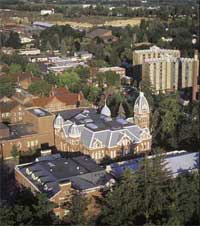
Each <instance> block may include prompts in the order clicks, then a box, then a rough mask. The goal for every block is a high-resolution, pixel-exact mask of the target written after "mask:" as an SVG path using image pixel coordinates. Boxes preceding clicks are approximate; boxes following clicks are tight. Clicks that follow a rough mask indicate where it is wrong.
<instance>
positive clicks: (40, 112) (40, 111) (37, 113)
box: [28, 108, 52, 117]
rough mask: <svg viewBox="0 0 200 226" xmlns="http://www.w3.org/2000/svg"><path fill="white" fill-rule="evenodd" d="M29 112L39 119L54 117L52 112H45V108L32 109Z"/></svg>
mask: <svg viewBox="0 0 200 226" xmlns="http://www.w3.org/2000/svg"><path fill="white" fill-rule="evenodd" d="M28 111H29V112H31V113H32V114H33V115H35V116H37V117H45V116H49V115H52V114H51V113H50V112H48V111H46V110H44V109H43V108H31V109H28Z"/></svg>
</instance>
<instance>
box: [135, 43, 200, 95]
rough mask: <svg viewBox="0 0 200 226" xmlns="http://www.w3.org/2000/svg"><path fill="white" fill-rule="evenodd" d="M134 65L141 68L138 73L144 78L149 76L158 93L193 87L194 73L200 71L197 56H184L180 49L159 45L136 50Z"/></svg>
mask: <svg viewBox="0 0 200 226" xmlns="http://www.w3.org/2000/svg"><path fill="white" fill-rule="evenodd" d="M197 58H198V56H197ZM133 65H134V67H139V68H140V70H139V71H138V73H140V74H141V77H142V79H145V78H147V77H149V79H150V81H151V84H152V86H153V87H154V89H155V92H156V93H158V92H169V91H174V90H177V89H181V88H187V87H193V85H194V82H193V80H194V78H195V76H194V74H198V71H199V65H197V67H195V65H196V64H195V58H182V57H180V51H179V50H171V49H161V48H159V47H157V46H153V47H151V48H150V49H145V50H135V51H134V52H133Z"/></svg>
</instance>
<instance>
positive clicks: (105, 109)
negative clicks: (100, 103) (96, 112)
mask: <svg viewBox="0 0 200 226" xmlns="http://www.w3.org/2000/svg"><path fill="white" fill-rule="evenodd" d="M101 115H104V116H107V117H111V111H110V109H109V107H108V106H107V104H106V103H105V105H104V107H103V108H102V109H101Z"/></svg>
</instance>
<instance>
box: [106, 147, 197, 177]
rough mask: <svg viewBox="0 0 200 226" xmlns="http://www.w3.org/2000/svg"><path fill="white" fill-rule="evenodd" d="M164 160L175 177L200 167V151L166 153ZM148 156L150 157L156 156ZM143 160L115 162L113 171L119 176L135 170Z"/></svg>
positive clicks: (112, 165)
mask: <svg viewBox="0 0 200 226" xmlns="http://www.w3.org/2000/svg"><path fill="white" fill-rule="evenodd" d="M165 154H166V155H165V156H164V162H165V163H166V166H165V167H166V169H167V170H169V172H170V173H171V175H172V176H173V177H176V176H177V175H179V174H180V173H184V172H190V171H192V170H195V169H200V163H199V158H200V152H183V151H180V152H176V153H173V152H171V153H165ZM154 157H155V155H153V156H148V158H149V159H152V158H154ZM142 160H143V158H142V157H140V158H136V159H133V160H127V161H124V162H121V163H119V162H118V163H113V164H111V165H110V167H111V169H112V173H113V175H114V176H115V177H119V176H121V175H122V173H123V172H124V171H125V170H127V169H129V170H132V171H135V170H137V169H138V168H139V166H140V162H141V161H142Z"/></svg>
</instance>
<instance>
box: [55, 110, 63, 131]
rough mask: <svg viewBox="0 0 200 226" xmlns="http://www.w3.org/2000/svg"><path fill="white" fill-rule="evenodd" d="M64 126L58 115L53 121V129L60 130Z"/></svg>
mask: <svg viewBox="0 0 200 226" xmlns="http://www.w3.org/2000/svg"><path fill="white" fill-rule="evenodd" d="M63 124H64V119H63V117H62V116H61V115H60V114H59V115H58V116H57V117H56V119H55V120H54V128H55V129H61V128H62V126H63Z"/></svg>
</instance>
